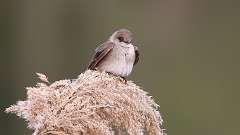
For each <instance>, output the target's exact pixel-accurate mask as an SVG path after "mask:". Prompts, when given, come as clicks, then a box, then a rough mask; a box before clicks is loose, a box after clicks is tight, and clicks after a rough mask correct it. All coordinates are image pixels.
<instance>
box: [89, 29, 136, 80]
mask: <svg viewBox="0 0 240 135" xmlns="http://www.w3.org/2000/svg"><path fill="white" fill-rule="evenodd" d="M132 35H133V34H132V33H131V32H130V31H129V30H128V29H119V30H117V31H115V32H114V33H113V34H112V35H111V36H110V37H109V38H108V40H107V41H106V42H104V43H102V44H101V45H99V46H98V47H97V48H96V49H95V52H94V55H93V57H92V59H91V61H90V63H89V65H88V68H87V69H89V70H97V71H101V72H103V71H104V72H107V73H110V74H113V75H116V76H120V77H122V78H123V79H124V80H126V79H125V77H127V76H129V75H130V74H131V72H132V69H133V67H134V66H135V65H136V64H137V63H138V61H139V50H138V47H137V46H134V45H133V44H132V40H133V36H132Z"/></svg>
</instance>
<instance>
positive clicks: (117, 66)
mask: <svg viewBox="0 0 240 135" xmlns="http://www.w3.org/2000/svg"><path fill="white" fill-rule="evenodd" d="M134 60H135V51H134V47H133V46H132V45H131V46H129V47H121V46H117V47H115V48H113V50H112V52H111V54H109V56H108V57H107V58H106V60H105V61H104V63H102V64H101V65H100V67H99V68H100V70H104V71H107V72H111V73H113V74H116V75H120V76H123V77H124V76H128V75H129V74H130V73H131V72H132V68H133V63H134Z"/></svg>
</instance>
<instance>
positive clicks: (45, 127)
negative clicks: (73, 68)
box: [6, 70, 164, 135]
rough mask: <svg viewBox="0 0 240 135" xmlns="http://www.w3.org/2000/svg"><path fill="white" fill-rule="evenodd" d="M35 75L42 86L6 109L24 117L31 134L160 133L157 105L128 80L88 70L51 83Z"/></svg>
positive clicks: (143, 134)
mask: <svg viewBox="0 0 240 135" xmlns="http://www.w3.org/2000/svg"><path fill="white" fill-rule="evenodd" d="M38 76H39V78H40V79H41V80H42V81H43V83H38V84H37V85H36V86H35V87H29V88H27V99H26V100H25V101H18V102H17V104H16V105H12V106H11V107H9V108H7V109H6V112H8V113H9V112H11V113H16V114H17V115H18V116H20V117H22V118H24V119H25V120H26V121H27V122H28V127H29V128H31V129H34V131H35V132H34V133H33V135H163V134H164V133H163V129H162V128H161V125H162V122H163V120H162V118H161V115H160V113H159V112H158V111H157V110H158V109H159V106H158V105H157V104H156V103H155V102H154V101H153V100H152V99H151V97H150V96H148V95H147V93H146V92H145V91H143V90H142V89H141V88H140V87H139V86H137V85H136V84H134V83H133V82H131V81H128V82H127V83H125V82H124V80H122V78H120V77H116V76H113V75H109V74H107V73H104V72H102V73H100V72H97V71H90V70H88V71H86V72H84V73H82V74H80V75H79V77H78V78H77V79H76V80H74V81H71V80H60V81H56V82H54V83H52V84H50V83H49V82H48V79H47V77H46V76H45V75H43V74H39V73H38Z"/></svg>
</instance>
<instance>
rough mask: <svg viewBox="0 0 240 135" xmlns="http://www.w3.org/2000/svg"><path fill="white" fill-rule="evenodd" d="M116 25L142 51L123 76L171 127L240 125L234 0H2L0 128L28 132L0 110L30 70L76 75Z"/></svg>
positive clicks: (239, 39) (206, 129)
mask: <svg viewBox="0 0 240 135" xmlns="http://www.w3.org/2000/svg"><path fill="white" fill-rule="evenodd" d="M119 28H128V29H130V30H131V31H132V32H133V33H134V43H135V45H137V46H138V47H139V49H140V52H141V57H140V63H139V64H138V65H137V66H136V67H135V69H134V72H133V73H132V75H131V76H130V77H129V78H128V79H131V80H134V81H135V82H136V83H137V84H138V85H140V86H142V87H143V88H144V89H145V90H146V91H148V92H149V93H150V95H153V97H154V99H155V101H156V102H158V103H159V104H160V106H161V108H160V109H161V113H162V115H163V119H164V127H165V128H166V131H167V133H168V134H169V135H237V134H240V131H239V129H240V126H239V121H240V117H239V114H240V107H239V105H240V98H239V96H240V81H239V80H240V72H239V69H240V62H239V58H240V53H239V51H240V1H237V0H236V1H231V0H230V1H217V0H208V1H205V0H145V1H144V0H131V1H129V0H101V1H100V0H99V1H91V0H78V1H77V0H39V1H33V0H32V1H31V0H21V1H20V0H18V1H17V0H16V1H13V0H5V1H4V0H2V1H1V2H0V60H1V61H0V62H1V66H0V75H1V77H0V83H1V84H0V89H1V94H0V96H1V97H0V99H1V100H0V108H1V111H0V134H1V135H30V134H31V133H32V131H31V130H29V129H27V125H26V123H25V122H24V120H23V119H19V118H18V117H17V116H15V115H11V114H5V113H4V112H3V111H4V108H6V107H8V106H9V105H11V104H14V103H15V102H16V101H17V100H23V99H25V97H26V90H25V89H24V87H26V86H34V85H35V84H36V82H37V81H38V79H37V77H36V75H35V72H40V73H45V74H47V75H48V77H49V79H50V80H51V81H55V80H59V79H65V78H76V77H77V76H78V74H80V73H81V72H83V71H84V70H85V68H86V66H87V64H88V61H89V60H90V58H91V55H92V52H93V50H94V49H95V48H96V46H97V45H99V44H101V43H102V42H104V41H105V40H106V39H107V38H108V37H109V36H110V35H111V33H112V32H113V31H115V30H117V29H119Z"/></svg>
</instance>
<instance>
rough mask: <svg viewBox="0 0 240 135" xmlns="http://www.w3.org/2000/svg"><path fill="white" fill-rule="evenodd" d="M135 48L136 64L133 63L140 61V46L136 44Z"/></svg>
mask: <svg viewBox="0 0 240 135" xmlns="http://www.w3.org/2000/svg"><path fill="white" fill-rule="evenodd" d="M134 50H135V60H134V64H133V65H136V64H137V63H138V61H139V50H138V47H137V46H134Z"/></svg>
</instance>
